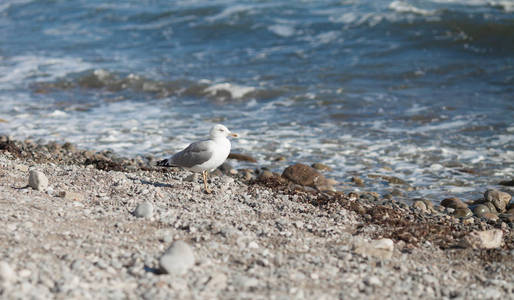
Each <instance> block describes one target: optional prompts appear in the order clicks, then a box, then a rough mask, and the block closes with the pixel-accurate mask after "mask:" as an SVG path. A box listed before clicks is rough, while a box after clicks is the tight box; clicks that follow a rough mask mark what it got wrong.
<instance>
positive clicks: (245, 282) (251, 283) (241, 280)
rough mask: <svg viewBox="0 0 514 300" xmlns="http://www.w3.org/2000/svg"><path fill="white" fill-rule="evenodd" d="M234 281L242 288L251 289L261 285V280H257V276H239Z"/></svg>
mask: <svg viewBox="0 0 514 300" xmlns="http://www.w3.org/2000/svg"><path fill="white" fill-rule="evenodd" d="M234 282H235V283H236V285H237V286H239V287H240V288H242V289H250V288H254V287H257V286H258V285H259V280H257V278H253V277H248V276H239V277H237V278H236V279H235V280H234Z"/></svg>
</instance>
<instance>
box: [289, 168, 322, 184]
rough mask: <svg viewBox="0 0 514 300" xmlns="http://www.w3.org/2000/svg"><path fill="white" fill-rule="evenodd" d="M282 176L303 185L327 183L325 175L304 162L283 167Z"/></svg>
mask: <svg viewBox="0 0 514 300" xmlns="http://www.w3.org/2000/svg"><path fill="white" fill-rule="evenodd" d="M282 177H285V178H287V179H289V180H291V181H292V182H294V183H296V184H299V185H303V186H311V187H323V186H326V185H327V183H326V181H327V180H326V178H325V176H323V175H322V174H321V173H319V172H318V171H317V170H316V169H314V168H312V167H309V166H307V165H304V164H295V165H292V166H289V167H287V168H285V169H284V172H283V173H282Z"/></svg>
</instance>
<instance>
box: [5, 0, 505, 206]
mask: <svg viewBox="0 0 514 300" xmlns="http://www.w3.org/2000/svg"><path fill="white" fill-rule="evenodd" d="M0 101H1V104H2V105H1V106H0V119H3V120H5V121H6V122H0V134H8V135H11V136H12V137H14V138H18V139H32V140H39V139H42V140H44V141H50V140H56V141H71V142H74V143H76V144H78V145H79V146H81V147H86V148H91V149H112V150H114V151H117V152H119V153H121V154H123V155H128V156H138V155H145V154H152V155H156V156H165V155H168V154H170V153H173V152H175V151H177V150H180V149H181V148H183V147H184V146H186V145H187V143H188V142H189V141H191V140H193V139H198V138H201V137H202V136H204V135H205V134H206V133H207V131H208V129H209V128H210V127H211V126H212V124H214V123H223V124H225V125H227V126H228V127H229V128H230V129H232V130H233V131H237V132H239V133H241V134H242V138H241V139H239V140H237V141H234V143H233V148H234V151H235V152H240V153H246V154H250V155H252V156H254V157H256V158H257V159H258V160H259V164H258V166H261V167H269V168H271V169H273V170H276V171H280V170H282V169H283V168H284V167H285V166H287V165H288V164H290V163H293V162H303V163H313V162H323V163H325V164H328V165H330V166H332V167H333V168H334V171H332V172H329V173H328V174H327V176H329V177H333V178H335V179H337V180H339V181H340V182H342V183H344V182H346V183H348V182H349V178H351V177H352V176H355V175H358V176H361V177H362V178H363V179H364V180H365V182H366V184H367V189H370V190H377V191H379V192H381V193H382V194H387V193H390V192H391V191H392V190H393V189H395V188H398V189H400V190H402V191H403V197H400V198H405V199H407V198H413V197H427V198H430V199H432V200H434V201H439V200H441V199H442V198H444V197H447V196H458V197H462V198H464V199H465V200H467V199H474V198H477V197H480V194H481V193H483V191H484V190H485V189H486V188H488V187H498V186H497V183H498V182H499V181H501V180H507V179H510V178H511V177H512V174H514V172H513V171H514V166H513V162H514V122H513V121H512V120H513V119H514V1H492V0H491V1H487V0H471V1H467V0H432V1H414V0H408V1H328V0H327V1H305V2H299V1H231V0H227V1H123V2H122V3H120V2H119V1H23V0H18V1H15V0H12V1H10V0H4V1H2V2H0ZM279 157H283V158H285V160H279V161H277V158H279ZM235 164H236V167H241V168H242V167H255V166H254V165H248V164H243V163H235ZM462 169H466V170H468V171H469V170H472V172H463V171H462ZM368 174H382V175H393V176H396V177H399V178H402V179H404V180H406V181H407V182H408V183H409V185H410V187H405V186H394V185H389V184H388V183H387V182H383V181H380V180H377V179H373V178H368V177H367V175H368ZM338 188H339V189H342V190H345V191H349V190H353V189H356V187H353V186H351V184H344V185H341V186H339V187H338Z"/></svg>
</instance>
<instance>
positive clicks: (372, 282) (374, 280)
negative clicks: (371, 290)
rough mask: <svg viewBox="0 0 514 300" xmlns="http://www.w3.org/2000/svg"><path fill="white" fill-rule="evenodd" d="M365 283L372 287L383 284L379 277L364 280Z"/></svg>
mask: <svg viewBox="0 0 514 300" xmlns="http://www.w3.org/2000/svg"><path fill="white" fill-rule="evenodd" d="M364 283H365V284H367V285H371V286H381V285H382V282H381V281H380V279H378V277H377V276H370V277H367V278H365V279H364Z"/></svg>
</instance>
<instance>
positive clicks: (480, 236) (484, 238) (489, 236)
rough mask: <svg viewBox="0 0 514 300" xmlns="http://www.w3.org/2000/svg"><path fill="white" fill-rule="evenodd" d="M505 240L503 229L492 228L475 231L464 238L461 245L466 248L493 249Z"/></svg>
mask: <svg viewBox="0 0 514 300" xmlns="http://www.w3.org/2000/svg"><path fill="white" fill-rule="evenodd" d="M502 242H503V231H501V230H500V229H491V230H484V231H473V232H471V233H469V234H468V235H466V236H465V237H463V238H462V240H461V241H460V245H461V246H462V247H465V248H474V249H493V248H498V247H500V246H501V244H502Z"/></svg>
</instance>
